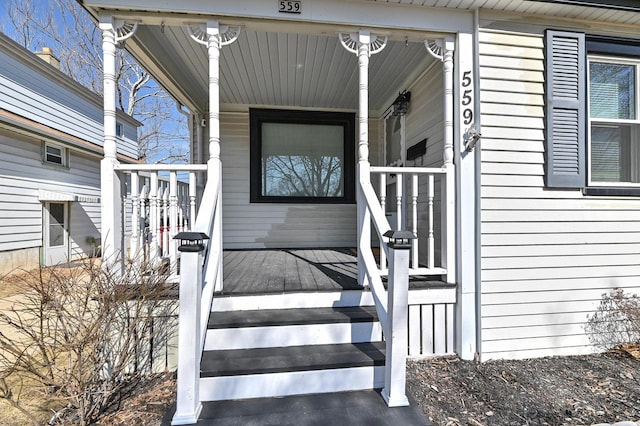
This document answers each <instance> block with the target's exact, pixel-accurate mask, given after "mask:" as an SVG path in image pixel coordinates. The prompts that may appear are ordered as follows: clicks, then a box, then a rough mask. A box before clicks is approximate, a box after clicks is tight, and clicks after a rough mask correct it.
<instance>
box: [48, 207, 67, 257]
mask: <svg viewBox="0 0 640 426" xmlns="http://www.w3.org/2000/svg"><path fill="white" fill-rule="evenodd" d="M62 245H64V204H61V203H50V204H49V247H58V246H62Z"/></svg>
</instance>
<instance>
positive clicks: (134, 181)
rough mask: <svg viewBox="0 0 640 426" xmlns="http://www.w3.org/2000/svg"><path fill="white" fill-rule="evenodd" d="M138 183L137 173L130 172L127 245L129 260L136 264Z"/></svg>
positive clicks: (138, 224)
mask: <svg viewBox="0 0 640 426" xmlns="http://www.w3.org/2000/svg"><path fill="white" fill-rule="evenodd" d="M139 191H140V189H139V181H138V172H131V243H130V244H129V250H130V252H129V258H130V259H131V261H132V262H134V263H137V259H138V247H139V246H138V234H139V233H138V231H139V228H140V211H139V201H138V195H139Z"/></svg>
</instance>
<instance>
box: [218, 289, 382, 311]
mask: <svg viewBox="0 0 640 426" xmlns="http://www.w3.org/2000/svg"><path fill="white" fill-rule="evenodd" d="M373 304H374V301H373V296H372V295H371V293H370V292H363V291H342V292H319V293H309V292H307V293H286V294H266V295H257V296H233V297H229V296H216V297H214V299H213V304H212V307H211V311H212V312H227V311H249V310H257V309H295V308H331V307H333V308H337V307H346V306H373Z"/></svg>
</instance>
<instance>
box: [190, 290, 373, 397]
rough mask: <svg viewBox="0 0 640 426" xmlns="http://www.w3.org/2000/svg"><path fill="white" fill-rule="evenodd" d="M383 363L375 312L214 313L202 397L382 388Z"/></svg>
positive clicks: (351, 309) (323, 309)
mask: <svg viewBox="0 0 640 426" xmlns="http://www.w3.org/2000/svg"><path fill="white" fill-rule="evenodd" d="M280 296H282V295H280ZM306 298H307V300H308V298H309V294H308V293H307V294H306ZM320 302H321V303H320V304H323V303H322V301H320ZM384 357H385V345H384V342H383V341H382V330H381V325H380V323H379V321H378V318H377V315H376V312H375V308H374V307H372V306H339V307H328V306H320V307H308V308H296V309H253V310H240V311H226V312H225V311H223V312H212V313H211V315H210V319H209V324H208V330H207V336H206V342H205V351H204V353H203V356H202V363H201V374H200V377H201V379H200V399H201V400H203V401H219V400H228V399H244V398H263V397H279V396H286V395H299V394H310V393H326V392H339V391H350V390H362V389H374V388H380V387H382V386H383V384H384Z"/></svg>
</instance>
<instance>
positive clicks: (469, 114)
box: [462, 108, 473, 124]
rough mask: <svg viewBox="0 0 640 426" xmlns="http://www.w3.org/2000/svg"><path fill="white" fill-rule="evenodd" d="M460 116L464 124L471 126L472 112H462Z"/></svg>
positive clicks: (467, 110) (466, 110)
mask: <svg viewBox="0 0 640 426" xmlns="http://www.w3.org/2000/svg"><path fill="white" fill-rule="evenodd" d="M462 116H463V117H464V124H471V122H472V121H473V111H471V110H470V109H469V108H467V109H465V110H464V111H462Z"/></svg>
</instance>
